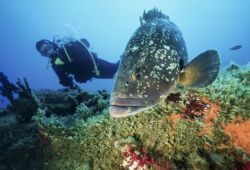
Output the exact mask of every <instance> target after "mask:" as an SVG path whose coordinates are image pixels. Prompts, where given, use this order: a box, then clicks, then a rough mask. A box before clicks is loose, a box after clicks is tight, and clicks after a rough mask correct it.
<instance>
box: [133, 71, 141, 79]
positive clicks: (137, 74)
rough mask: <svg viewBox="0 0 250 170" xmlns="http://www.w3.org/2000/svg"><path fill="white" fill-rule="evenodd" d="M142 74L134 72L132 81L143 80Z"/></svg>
mask: <svg viewBox="0 0 250 170" xmlns="http://www.w3.org/2000/svg"><path fill="white" fill-rule="evenodd" d="M142 76H143V75H142V72H134V73H133V74H132V79H133V80H141V79H142Z"/></svg>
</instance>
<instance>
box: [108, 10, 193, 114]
mask: <svg viewBox="0 0 250 170" xmlns="http://www.w3.org/2000/svg"><path fill="white" fill-rule="evenodd" d="M187 61H188V55H187V49H186V45H185V41H184V39H183V37H182V33H181V31H180V30H179V28H178V27H177V26H176V25H175V24H174V23H173V22H171V21H170V20H169V17H168V16H166V15H165V14H163V13H162V12H160V11H158V10H157V9H153V10H150V11H148V12H147V13H144V15H143V17H142V18H141V26H140V27H139V28H138V29H137V30H136V31H135V33H134V34H133V35H132V37H131V38H130V40H129V42H128V44H127V46H126V48H125V51H124V53H123V55H122V56H121V62H120V65H119V68H118V71H117V74H116V80H115V84H114V88H113V91H112V94H111V99H110V105H111V107H110V108H109V111H110V114H111V116H112V117H125V116H129V115H134V114H136V113H138V112H140V111H142V110H144V109H146V108H149V107H152V106H154V105H155V104H157V103H158V102H159V101H160V100H161V98H163V97H164V96H167V95H168V94H169V93H171V92H172V91H173V90H174V89H175V87H176V84H177V79H178V76H179V74H180V71H181V70H182V69H183V68H184V66H185V65H186V64H187Z"/></svg>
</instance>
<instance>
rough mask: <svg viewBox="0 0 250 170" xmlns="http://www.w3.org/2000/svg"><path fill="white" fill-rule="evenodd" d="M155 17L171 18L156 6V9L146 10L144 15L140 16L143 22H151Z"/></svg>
mask: <svg viewBox="0 0 250 170" xmlns="http://www.w3.org/2000/svg"><path fill="white" fill-rule="evenodd" d="M155 19H166V20H169V17H168V16H167V15H165V14H163V13H162V12H161V11H160V10H158V9H157V8H156V7H155V8H154V9H151V10H149V11H148V12H146V11H145V10H144V12H143V15H142V17H140V22H141V24H144V23H147V22H151V21H153V20H155Z"/></svg>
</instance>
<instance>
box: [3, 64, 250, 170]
mask: <svg viewBox="0 0 250 170" xmlns="http://www.w3.org/2000/svg"><path fill="white" fill-rule="evenodd" d="M249 85H250V67H249V66H246V67H244V68H241V67H239V66H236V65H232V66H230V67H228V68H227V69H225V70H223V71H222V72H221V73H220V74H219V77H218V78H217V80H216V81H215V82H214V83H212V84H211V85H209V86H208V87H206V88H201V89H195V88H187V87H178V89H177V90H176V92H175V93H173V94H171V95H170V96H169V97H168V98H167V99H166V100H163V101H161V102H160V103H159V104H158V105H156V106H155V107H153V108H151V109H149V110H147V111H144V112H143V113H140V114H137V115H135V116H131V117H126V118H121V119H114V118H111V117H110V116H109V113H108V106H109V105H108V100H109V95H108V93H107V92H105V91H99V92H98V93H96V94H89V93H87V92H84V91H67V90H66V91H65V90H58V91H52V90H46V91H35V92H34V94H33V95H35V96H36V98H37V101H39V109H38V111H37V113H36V114H35V116H33V119H32V120H33V122H34V123H35V127H36V130H35V131H34V132H33V134H35V136H36V138H35V139H34V140H33V141H36V143H35V142H34V143H33V144H32V146H36V147H37V148H38V149H37V150H36V152H35V153H34V155H35V156H37V157H39V158H38V159H39V162H38V161H37V159H35V158H37V157H35V158H34V159H33V162H32V161H31V163H30V165H32V166H33V167H35V166H36V169H46V170H50V169H53V170H61V169H84V170H92V169H93V170H96V169H107V170H112V169H117V170H119V169H121V170H122V169H131V170H132V169H138V170H139V169H141V170H147V169H149V170H150V169H157V170H158V169H171V170H175V169H237V170H239V169H244V168H245V169H246V168H249V161H250V153H249V143H250V137H249V126H250V125H249V121H250V112H249V110H250V108H249V103H250V86H249ZM0 130H1V129H0ZM6 139H8V137H6ZM28 141H29V140H26V142H27V145H28V143H29V142H28ZM18 145H19V144H18ZM2 148H3V147H2ZM40 148H42V149H41V150H42V151H40ZM5 151H6V150H5ZM2 160H5V159H3V158H2ZM16 165H18V166H19V167H21V165H20V164H16ZM12 166H13V165H12ZM16 169H18V168H16ZM19 169H22V168H19Z"/></svg>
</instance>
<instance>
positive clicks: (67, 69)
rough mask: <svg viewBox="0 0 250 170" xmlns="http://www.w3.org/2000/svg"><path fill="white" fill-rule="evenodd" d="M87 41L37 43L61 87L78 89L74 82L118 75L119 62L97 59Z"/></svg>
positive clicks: (84, 81) (47, 41) (44, 40)
mask: <svg viewBox="0 0 250 170" xmlns="http://www.w3.org/2000/svg"><path fill="white" fill-rule="evenodd" d="M89 47H90V44H89V42H88V41H87V40H86V39H81V40H72V41H69V42H67V43H61V44H59V43H56V42H51V41H49V40H46V39H43V40H40V41H38V42H37V43H36V49H37V50H38V51H39V53H40V54H41V55H42V56H45V57H48V58H49V59H50V63H51V65H52V68H53V70H54V71H55V73H56V74H57V76H58V78H59V82H60V84H61V85H63V86H65V87H69V88H72V89H74V88H77V87H78V86H77V85H76V84H75V83H74V82H73V79H75V81H76V82H79V83H86V82H87V81H88V80H91V79H92V78H100V79H111V78H113V77H114V74H115V73H116V71H117V69H118V66H119V61H118V62H117V63H110V62H108V61H105V60H103V59H100V58H98V57H97V54H96V53H95V52H92V51H90V48H89Z"/></svg>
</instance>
